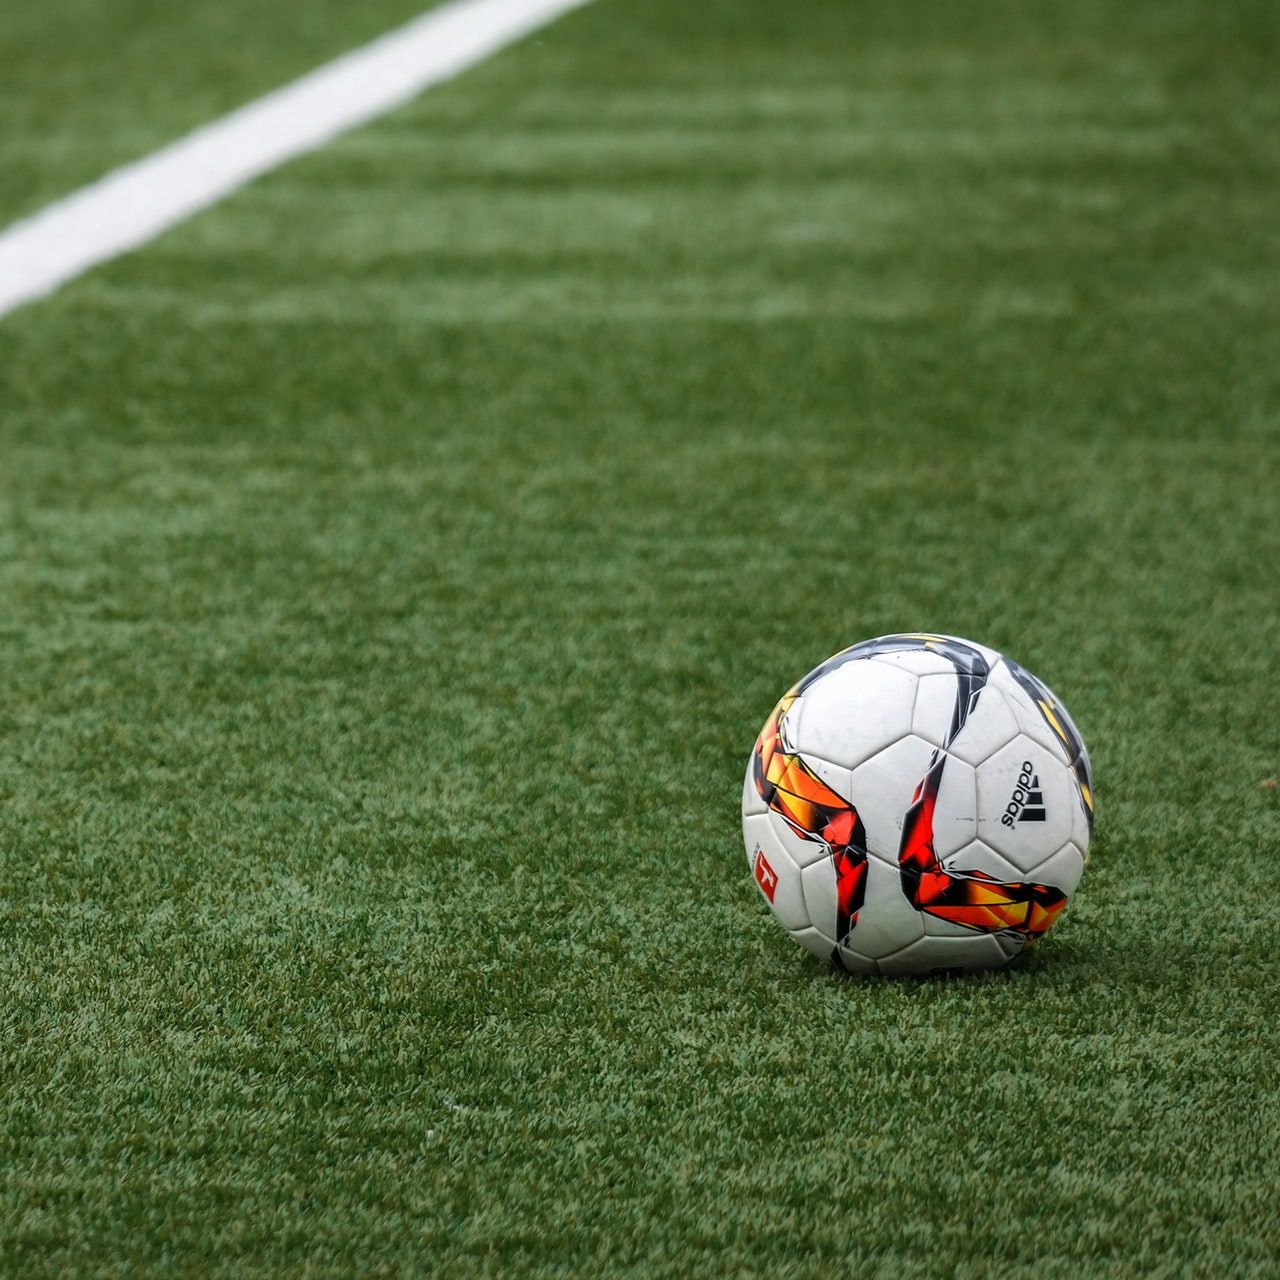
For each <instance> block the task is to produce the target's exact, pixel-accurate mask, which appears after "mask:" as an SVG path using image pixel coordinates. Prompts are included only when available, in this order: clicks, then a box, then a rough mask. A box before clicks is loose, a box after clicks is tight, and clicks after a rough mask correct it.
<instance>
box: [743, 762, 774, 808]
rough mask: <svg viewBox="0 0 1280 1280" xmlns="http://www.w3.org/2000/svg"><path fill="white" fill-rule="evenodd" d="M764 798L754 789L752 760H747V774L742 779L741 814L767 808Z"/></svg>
mask: <svg viewBox="0 0 1280 1280" xmlns="http://www.w3.org/2000/svg"><path fill="white" fill-rule="evenodd" d="M768 807H769V806H768V805H767V804H765V802H764V798H763V797H762V796H761V794H760V792H759V791H757V790H756V783H755V777H754V760H748V761H747V776H746V777H745V778H744V779H743V780H742V816H743V817H744V818H745V817H746V816H747V815H748V814H751V813H764V812H765V810H766V809H768Z"/></svg>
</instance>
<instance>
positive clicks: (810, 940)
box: [791, 928, 836, 960]
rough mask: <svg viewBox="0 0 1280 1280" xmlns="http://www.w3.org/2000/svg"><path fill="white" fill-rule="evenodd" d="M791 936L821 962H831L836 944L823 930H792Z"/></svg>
mask: <svg viewBox="0 0 1280 1280" xmlns="http://www.w3.org/2000/svg"><path fill="white" fill-rule="evenodd" d="M791 936H792V937H793V938H794V939H795V940H796V941H797V942H798V943H799V944H800V945H801V946H802V947H803V948H804V949H805V950H806V951H808V952H809V953H810V954H811V955H814V956H817V958H818V959H819V960H830V959H831V953H832V952H833V951H834V950H835V949H836V944H835V943H834V942H832V941H831V939H830V938H828V937H827V935H826V934H825V933H823V932H822V930H821V929H812V928H810V929H792V930H791Z"/></svg>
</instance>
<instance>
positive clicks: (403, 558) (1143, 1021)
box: [0, 0, 1280, 1277]
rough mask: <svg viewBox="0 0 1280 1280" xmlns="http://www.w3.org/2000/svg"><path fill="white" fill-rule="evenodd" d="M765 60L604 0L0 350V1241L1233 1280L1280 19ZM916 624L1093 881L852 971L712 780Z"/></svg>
mask: <svg viewBox="0 0 1280 1280" xmlns="http://www.w3.org/2000/svg"><path fill="white" fill-rule="evenodd" d="M1242 15H1244V16H1242ZM747 18H749V19H750V21H747ZM800 18H801V19H802V20H797V16H796V14H795V13H794V12H792V11H788V12H787V13H786V14H783V13H781V12H779V11H777V9H776V7H775V6H770V5H765V4H758V5H757V4H752V5H750V6H749V7H748V9H746V10H744V8H743V6H742V4H741V3H735V4H732V5H730V4H728V3H725V4H711V5H707V6H705V7H699V8H698V9H697V10H696V11H690V10H689V8H688V6H686V5H680V4H676V3H675V2H674V0H671V3H666V2H665V0H664V2H659V3H654V4H651V5H648V4H647V5H645V6H643V7H640V6H636V7H634V8H633V7H631V6H626V5H621V4H618V3H615V2H612V0H605V2H604V3H601V4H599V5H598V6H595V7H593V8H590V9H587V10H585V11H584V12H582V13H581V14H578V15H575V16H574V17H573V18H572V19H569V20H566V21H565V22H564V23H563V24H561V25H559V26H557V27H555V28H553V29H551V30H550V31H549V32H548V33H547V35H546V37H545V42H538V43H534V42H530V43H529V44H526V45H522V46H520V47H518V48H515V49H512V50H510V51H508V52H507V53H505V54H504V55H502V56H501V57H500V58H497V59H495V60H494V61H492V62H491V63H488V64H486V65H485V66H483V67H481V68H477V69H476V71H475V72H474V73H473V74H471V75H469V76H467V77H465V78H463V79H460V80H459V81H457V82H455V83H453V84H451V85H449V86H446V87H442V88H441V90H439V91H438V92H437V93H435V94H433V95H432V97H431V98H430V99H429V100H425V99H424V100H423V102H422V103H420V104H415V105H413V106H411V107H409V108H408V109H406V110H405V111H402V112H399V113H396V114H395V115H394V116H392V117H389V118H387V119H386V120H384V121H382V122H380V123H379V124H377V125H376V126H374V127H372V128H370V129H368V130H364V131H361V132H360V133H359V134H357V135H351V136H349V137H348V138H346V139H343V140H342V141H340V142H339V143H337V144H336V145H335V146H334V147H333V148H331V149H329V150H327V151H326V152H324V153H323V154H319V155H316V156H313V157H310V158H308V159H306V160H304V161H302V162H300V163H299V164H298V165H296V166H292V167H290V168H289V169H288V170H284V171H281V172H279V173H277V174H275V175H272V176H271V177H269V178H267V179H265V180H264V181H263V183H262V184H260V185H258V186H256V187H255V188H253V189H251V190H248V191H246V192H244V193H242V194H241V195H240V196H239V197H237V198H236V199H235V200H233V201H231V202H228V203H227V204H225V205H223V206H221V207H219V208H218V209H216V210H213V211H210V213H209V214H208V215H206V216H204V217H201V218H200V219H198V220H196V221H194V222H192V223H191V224H189V225H187V226H186V227H184V228H181V229H179V230H177V231H175V233H174V234H173V235H172V236H169V237H166V239H165V240H164V241H163V242H161V243H158V244H157V245H154V246H152V247H151V248H149V249H148V250H146V251H145V252H143V253H140V254H138V255H136V256H135V257H134V258H132V259H130V260H128V261H122V262H119V263H116V264H113V265H112V266H110V267H108V268H106V269H104V270H103V271H102V272H100V273H95V275H94V276H93V277H90V278H86V279H84V280H82V281H80V282H77V283H76V284H74V285H72V286H71V287H70V288H69V289H68V290H67V291H66V292H65V293H64V294H62V295H60V296H58V297H56V298H53V299H50V300H48V301H47V302H45V303H42V304H39V305H37V306H34V307H32V308H29V309H26V310H24V311H23V312H21V313H19V314H17V315H15V316H14V317H12V320H13V323H12V324H11V325H9V326H7V327H6V330H5V333H4V340H5V342H6V344H7V347H6V350H7V353H8V354H10V355H11V356H12V357H13V358H12V359H6V360H5V361H4V362H3V363H0V379H2V380H3V381H2V382H0V391H2V395H3V402H4V404H5V406H6V409H5V413H4V415H3V418H0V442H2V443H3V448H4V456H5V458H6V461H7V462H8V463H9V464H10V465H9V466H7V467H6V468H5V470H4V472H3V473H2V474H0V593H2V594H3V599H4V600H5V602H6V613H5V617H4V620H3V625H0V869H2V871H3V877H4V882H5V884H6V886H7V889H6V897H5V901H4V904H3V916H2V917H0V928H2V929H3V934H2V937H0V941H2V942H3V946H2V947H0V957H2V961H0V962H2V963H3V964H4V966H5V980H6V985H5V990H6V992H7V993H8V1004H7V1006H6V1018H7V1021H6V1024H5V1032H6V1034H5V1036H4V1037H3V1038H0V1069H2V1070H3V1078H4V1079H5V1080H8V1081H16V1082H20V1083H19V1085H18V1086H17V1087H12V1088H11V1089H10V1091H9V1093H8V1095H7V1097H6V1100H5V1109H4V1113H3V1117H2V1118H0V1144H2V1146H3V1157H4V1158H3V1159H2V1160H0V1179H2V1180H3V1181H2V1185H3V1191H4V1200H3V1203H4V1204H5V1206H6V1208H5V1210H4V1211H3V1213H2V1215H0V1229H2V1231H3V1236H2V1237H0V1257H3V1258H4V1259H5V1262H6V1265H7V1266H9V1267H11V1268H12V1269H14V1270H20V1271H21V1272H22V1273H23V1274H35V1275H39V1274H52V1273H55V1272H57V1271H67V1270H73V1269H79V1270H88V1269H90V1268H91V1267H96V1268H97V1269H98V1270H100V1271H103V1272H108V1273H110V1272H112V1271H114V1272H115V1273H118V1274H123V1273H126V1272H128V1271H130V1270H131V1269H132V1270H135V1271H136V1270H138V1269H140V1268H141V1267H144V1266H148V1267H151V1268H152V1269H164V1268H169V1269H172V1270H197V1269H199V1268H200V1267H202V1266H209V1267H210V1269H217V1270H221V1271H222V1272H224V1273H227V1274H236V1273H251V1272H259V1273H261V1272H272V1271H274V1272H297V1271H303V1272H305V1271H307V1270H308V1269H309V1270H311V1271H313V1272H325V1271H328V1272H334V1271H356V1272H361V1273H363V1272H370V1273H377V1272H379V1271H380V1272H382V1273H384V1274H386V1273H395V1272H403V1273H416V1272H422V1271H435V1272H439V1273H441V1274H451V1275H453V1274H456V1275H462V1276H482V1275H494V1274H499V1273H502V1274H512V1273H519V1274H528V1275H534V1276H559V1275H574V1274H591V1275H642V1274H653V1273H668V1272H679V1273H681V1274H686V1273H687V1274H734V1275H768V1276H771V1277H772V1276H777V1275H791V1276H814V1277H818V1276H822V1277H827V1276H830V1275H832V1274H845V1273H849V1272H858V1273H862V1272H867V1273H872V1274H874V1273H876V1272H877V1271H881V1272H883V1273H885V1274H894V1275H903V1276H922V1277H923V1276H934V1275H939V1274H958V1275H980V1274H987V1273H988V1272H989V1271H990V1269H991V1268H992V1267H993V1266H999V1267H1000V1268H1001V1270H1003V1271H1005V1272H1007V1273H1008V1274H1011V1275H1036V1276H1062V1277H1067V1276H1071V1277H1074V1276H1078V1275H1080V1274H1102V1273H1105V1274H1108V1275H1110V1274H1115V1275H1121V1276H1123V1275H1134V1276H1138V1275H1143V1276H1145V1275H1149V1274H1161V1273H1163V1274H1179V1273H1187V1272H1195V1271H1197V1270H1203V1271H1206V1272H1212V1273H1214V1274H1231V1275H1247V1274H1250V1273H1251V1272H1252V1273H1256V1274H1265V1273H1266V1272H1267V1269H1268V1268H1269V1267H1270V1260H1271V1258H1272V1257H1274V1256H1275V1252H1276V1249H1277V1245H1280V1240H1278V1239H1277V1235H1276V1227H1275V1223H1276V1221H1277V1218H1276V1214H1275V1212H1274V1210H1275V1204H1276V1201H1275V1194H1276V1193H1275V1187H1276V1186H1277V1174H1280V1169H1277V1157H1276V1152H1277V1150H1280V1144H1278V1143H1277V1137H1280V1135H1277V1133H1276V1129H1275V1120H1274V1117H1273V1114H1272V1110H1273V1109H1272V1108H1270V1107H1269V1106H1268V1105H1267V1102H1268V1100H1269V1098H1270V1097H1271V1096H1272V1094H1273V1093H1274V1088H1275V1083H1276V1077H1275V1071H1276V1068H1275V1063H1276V1061H1277V1060H1278V1058H1277V1050H1278V1049H1280V1045H1278V1044H1277V1037H1276V1032H1275V1028H1276V1025H1277V1014H1278V1013H1280V1010H1278V1009H1277V1008H1276V997H1275V991H1274V983H1273V982H1272V981H1271V970H1272V968H1273V967H1274V954H1275V952H1274V937H1275V928H1276V923H1277V922H1276V911H1275V907H1274V903H1273V898H1274V894H1273V892H1272V889H1271V883H1270V882H1271V875H1272V868H1273V866H1274V864H1275V856H1276V854H1277V853H1278V852H1280V824H1278V815H1277V808H1276V792H1275V790H1273V789H1269V788H1266V787H1264V786H1263V785H1262V783H1263V782H1265V781H1266V780H1267V779H1268V778H1271V777H1274V776H1276V773H1277V760H1280V740H1278V737H1277V727H1276V719H1275V716H1274V715H1273V714H1272V710H1271V705H1272V701H1273V698H1272V696H1271V695H1272V691H1273V689H1274V687H1275V682H1276V677H1277V675H1280V671H1277V666H1276V655H1275V652H1274V645H1273V644H1272V643H1271V636H1272V635H1273V634H1274V629H1275V624H1276V600H1275V594H1274V585H1273V576H1272V574H1271V571H1270V566H1271V565H1272V564H1274V563H1275V562H1276V560H1277V554H1278V553H1280V531H1278V530H1277V526H1276V520H1275V516H1274V512H1273V511H1272V509H1271V508H1272V506H1273V505H1274V504H1273V503H1272V501H1271V498H1270V495H1271V494H1272V493H1274V492H1275V490H1276V482H1277V475H1276V453H1275V448H1274V444H1275V439H1276V428H1277V422H1278V421H1280V386H1278V385H1277V382H1276V378H1275V374H1274V371H1275V369H1276V368H1277V367H1280V363H1278V362H1277V359H1276V357H1277V355H1278V354H1280V353H1278V352H1277V350H1276V341H1277V339H1276V335H1277V333H1280V326H1277V324H1276V321H1277V320H1278V319H1280V296H1278V291H1277V287H1276V284H1275V281H1276V280H1277V279H1278V278H1280V276H1277V273H1276V271H1275V270H1274V267H1275V265H1276V261H1275V259H1276V253H1277V246H1276V243H1275V239H1274V233H1273V230H1272V227H1271V221H1272V220H1271V219H1270V217H1269V216H1268V215H1267V212H1266V209H1267V205H1268V198H1267V197H1268V193H1269V192H1270V191H1271V190H1272V189H1274V185H1275V178H1276V172H1275V170H1276V167H1277V163H1278V160H1280V157H1278V156H1277V149H1276V135H1274V134H1273V132H1272V130H1271V128H1270V121H1271V120H1272V119H1273V118H1274V115H1275V112H1276V111H1277V107H1278V106H1280V103H1278V102H1277V95H1276V90H1275V86H1274V83H1273V77H1272V76H1271V73H1270V63H1269V60H1268V59H1267V57H1265V56H1263V54H1262V53H1260V52H1259V49H1260V48H1261V49H1262V50H1263V51H1265V49H1266V48H1267V47H1268V45H1267V41H1268V40H1273V39H1274V25H1273V24H1274V18H1273V17H1270V18H1269V17H1268V16H1267V13H1266V12H1265V11H1262V10H1260V9H1258V10H1247V9H1241V10H1235V9H1233V10H1232V12H1231V13H1230V14H1225V13H1223V12H1221V11H1220V10H1219V8H1217V7H1212V6H1208V5H1204V6H1201V5H1199V4H1196V3H1193V2H1192V0H1180V2H1179V3H1177V4H1174V5H1172V6H1165V7H1162V8H1161V10H1160V11H1159V12H1158V13H1157V12H1156V11H1155V10H1143V11H1140V12H1139V11H1134V12H1130V13H1128V14H1125V15H1120V16H1117V15H1116V14H1115V12H1114V11H1113V10H1112V9H1111V7H1109V6H1102V5H1096V6H1095V5H1087V4H1080V3H1076V4H1073V5H1070V6H1067V7H1063V8H1061V9H1055V10H1054V11H1053V12H1052V13H1048V12H1045V11H1034V12H1033V11H1029V10H1027V9H1026V8H1025V6H1014V5H1008V6H999V5H998V6H997V7H996V8H995V9H992V10H990V11H988V10H987V9H986V8H984V9H983V10H982V11H981V12H980V13H979V12H978V11H977V10H976V9H974V10H963V11H961V10H957V9H956V8H955V7H954V6H951V5H944V4H942V3H938V4H930V5H927V6H926V7H925V8H924V9H923V10H920V11H919V15H918V17H906V16H903V15H901V14H891V13H888V12H886V11H885V10H884V9H883V8H882V7H873V6H870V5H853V6H849V5H847V4H845V3H835V2H834V0H833V2H831V3H824V2H822V0H806V3H805V5H804V6H803V12H802V14H801V15H800ZM1250 23H1252V24H1253V25H1252V26H1248V24H1250ZM1268 23H1271V24H1272V25H1268ZM917 24H918V25H917ZM1246 37H1247V38H1246ZM611 138H616V139H617V144H616V148H615V147H614V146H612V145H611V142H610V139H611ZM841 139H843V141H841ZM782 140H786V143H787V145H782ZM504 291H505V292H504ZM920 626H927V627H936V628H939V629H945V630H948V631H954V632H958V633H960V634H967V635H973V636H975V637H976V638H979V639H982V640H984V641H987V642H989V643H991V644H993V645H996V646H997V647H999V648H1001V649H1003V650H1005V651H1007V652H1009V653H1010V654H1011V655H1013V656H1014V657H1016V658H1018V659H1019V660H1021V661H1023V662H1025V663H1026V664H1027V665H1028V666H1029V667H1031V669H1033V670H1035V671H1037V672H1038V673H1040V674H1042V675H1043V676H1044V677H1045V678H1046V679H1047V680H1048V681H1049V682H1050V683H1051V684H1052V685H1053V687H1054V688H1055V689H1056V690H1057V692H1058V693H1060V694H1061V695H1062V696H1063V698H1064V699H1065V701H1066V702H1067V705H1068V706H1070V708H1071V710H1072V713H1073V715H1074V716H1075V718H1076V719H1077V721H1078V722H1079V724H1080V726H1081V728H1082V730H1083V732H1084V733H1085V735H1086V737H1087V739H1088V741H1089V744H1090V747H1091V749H1092V753H1093V756H1094V762H1095V766H1096V770H1097V781H1098V803H1099V815H1100V817H1099V826H1098V830H1097V838H1096V841H1095V845H1094V856H1093V860H1092V863H1091V866H1090V869H1089V871H1088V873H1087V874H1086V878H1085V880H1084V882H1083V884H1082V887H1081V889H1080V892H1079V895H1078V897H1077V899H1076V900H1075V901H1073V903H1072V906H1071V908H1070V909H1069V911H1068V912H1067V914H1066V916H1065V917H1064V919H1063V921H1062V922H1061V924H1060V925H1059V926H1058V928H1057V929H1056V930H1055V931H1054V933H1053V934H1051V935H1050V937H1049V938H1048V939H1047V940H1046V942H1045V944H1044V946H1043V947H1042V948H1040V949H1039V950H1038V951H1037V952H1035V953H1033V954H1032V955H1031V956H1030V957H1029V958H1028V963H1027V964H1025V965H1023V966H1020V967H1019V968H1018V969H1016V970H1015V971H1013V972H1011V973H1009V974H1007V975H1001V976H998V977H996V978H994V979H991V980H986V981H973V982H947V981H928V982H920V983H910V984H882V985H874V984H860V983H853V982H848V981H844V980H841V979H838V978H835V977H831V976H829V975H827V974H825V973H824V972H823V971H822V969H821V968H820V967H818V966H815V965H814V964H812V963H810V962H809V961H808V960H807V959H806V958H805V957H804V956H803V955H802V954H801V953H800V952H799V950H798V949H797V948H796V947H795V946H794V945H793V944H792V943H791V942H790V941H789V940H788V939H787V938H786V937H785V936H784V935H783V934H782V933H781V932H780V931H779V930H778V929H777V928H776V926H775V925H774V924H773V923H772V922H771V921H770V920H769V918H768V915H767V912H766V911H765V909H764V907H763V906H762V904H761V903H760V901H759V896H758V893H757V891H756V890H755V888H754V886H753V885H752V883H751V881H750V878H749V876H748V873H747V870H746V864H745V859H744V858H743V856H742V851H741V846H740V843H739V838H738V815H737V806H738V798H739V794H740V785H741V774H742V768H743V766H744V765H745V761H746V755H747V752H748V750H749V747H750V744H751V741H752V739H753V736H754V734H755V732H756V730H757V729H758V727H759V724H760V722H761V721H762V720H763V718H764V716H765V715H766V714H767V712H768V710H769V708H770V707H771V706H772V704H773V701H774V700H775V699H776V697H777V695H778V694H779V693H780V692H781V691H782V689H783V688H785V687H786V685H787V684H788V683H789V682H790V681H791V680H792V679H794V678H795V677H796V676H797V675H798V674H800V673H802V672H803V671H805V670H807V669H808V668H809V667H810V666H812V665H813V663H814V662H815V661H818V660H819V659H821V658H822V657H824V656H825V655H826V654H828V653H830V652H831V651H833V650H834V649H836V648H838V647H839V646H840V645H841V644H843V643H847V642H848V641H850V640H852V639H855V638H858V637H860V636H865V635H872V634H877V633H882V632H885V631H891V630H898V629H902V628H907V627H920ZM210 1259H213V1260H214V1261H213V1262H212V1263H209V1261H208V1260H210Z"/></svg>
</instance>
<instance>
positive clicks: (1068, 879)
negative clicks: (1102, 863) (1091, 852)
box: [1032, 844, 1084, 897]
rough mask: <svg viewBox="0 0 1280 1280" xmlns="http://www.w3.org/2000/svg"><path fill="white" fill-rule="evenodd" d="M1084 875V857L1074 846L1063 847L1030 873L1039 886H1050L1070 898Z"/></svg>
mask: <svg viewBox="0 0 1280 1280" xmlns="http://www.w3.org/2000/svg"><path fill="white" fill-rule="evenodd" d="M1083 874H1084V855H1083V854H1082V853H1081V852H1080V850H1079V849H1077V848H1076V846H1075V845H1074V844H1068V845H1064V846H1063V847H1062V848H1061V849H1059V850H1058V852H1057V853H1055V854H1054V855H1053V856H1052V857H1049V858H1046V859H1045V860H1044V861H1043V862H1042V863H1040V865H1039V866H1038V867H1036V868H1035V869H1034V870H1033V871H1032V875H1033V877H1034V878H1035V880H1036V881H1037V882H1038V883H1039V884H1051V885H1053V886H1054V887H1055V888H1057V889H1061V890H1062V892H1063V893H1065V894H1066V895H1067V897H1070V896H1071V895H1072V894H1073V893H1075V891H1076V885H1078V884H1079V883H1080V877H1081V876H1082V875H1083Z"/></svg>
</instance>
